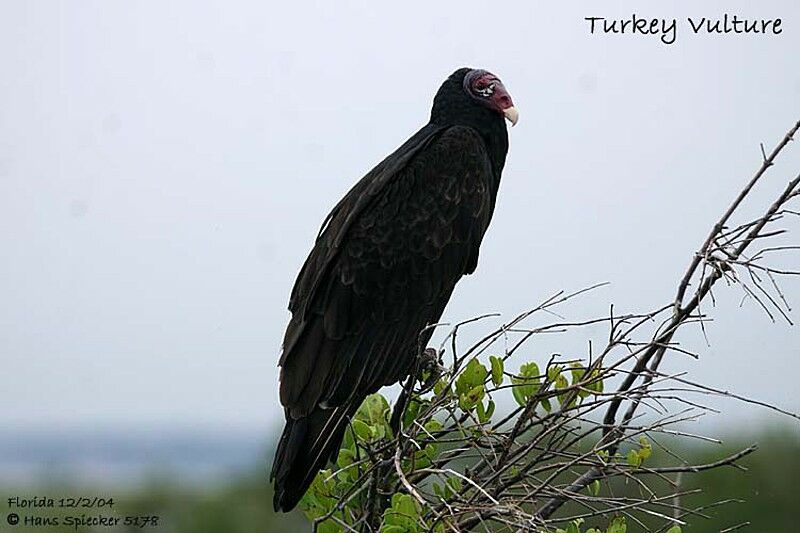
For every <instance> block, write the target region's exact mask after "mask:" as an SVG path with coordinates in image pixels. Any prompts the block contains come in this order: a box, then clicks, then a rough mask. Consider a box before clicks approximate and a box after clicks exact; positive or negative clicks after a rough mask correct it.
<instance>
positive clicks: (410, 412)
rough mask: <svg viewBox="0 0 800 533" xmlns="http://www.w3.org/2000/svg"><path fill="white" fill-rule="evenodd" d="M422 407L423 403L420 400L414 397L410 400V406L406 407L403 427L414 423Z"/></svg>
mask: <svg viewBox="0 0 800 533" xmlns="http://www.w3.org/2000/svg"><path fill="white" fill-rule="evenodd" d="M421 407H422V404H421V403H420V401H419V400H416V399H412V400H411V401H410V402H408V407H406V410H405V412H404V413H403V427H405V428H407V427H410V426H411V425H412V424H413V423H414V420H416V418H417V415H419V411H420V408H421Z"/></svg>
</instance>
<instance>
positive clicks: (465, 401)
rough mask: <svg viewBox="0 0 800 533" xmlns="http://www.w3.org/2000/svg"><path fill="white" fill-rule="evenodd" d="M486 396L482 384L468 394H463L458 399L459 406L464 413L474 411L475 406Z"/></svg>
mask: <svg viewBox="0 0 800 533" xmlns="http://www.w3.org/2000/svg"><path fill="white" fill-rule="evenodd" d="M484 394H485V393H484V390H483V384H482V383H481V384H480V385H478V386H476V387H473V388H472V389H470V390H469V392H467V393H466V394H461V395H460V396H459V398H458V406H459V407H460V408H461V410H463V411H466V412H469V411H472V410H473V409H474V408H475V406H476V405H477V404H478V403H480V401H481V400H483V396H484Z"/></svg>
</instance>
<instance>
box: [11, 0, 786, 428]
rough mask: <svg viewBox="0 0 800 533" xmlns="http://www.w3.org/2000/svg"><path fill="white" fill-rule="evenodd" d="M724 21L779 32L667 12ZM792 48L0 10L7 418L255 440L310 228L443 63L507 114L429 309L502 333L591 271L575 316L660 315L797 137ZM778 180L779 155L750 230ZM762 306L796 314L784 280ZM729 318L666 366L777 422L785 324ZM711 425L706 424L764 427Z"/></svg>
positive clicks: (246, 16) (465, 25) (333, 8)
mask: <svg viewBox="0 0 800 533" xmlns="http://www.w3.org/2000/svg"><path fill="white" fill-rule="evenodd" d="M633 11H635V12H636V14H637V15H639V16H642V17H650V18H652V17H667V18H668V19H671V18H673V17H677V18H678V19H679V20H678V28H677V36H676V42H675V43H674V44H672V45H665V44H663V43H662V42H660V40H659V38H658V36H643V35H636V36H632V35H623V36H621V35H599V34H595V35H591V34H590V33H589V26H588V23H587V22H586V21H585V20H584V17H588V16H604V17H609V18H613V17H623V18H624V17H630V16H631V14H632V12H633ZM725 12H728V13H731V14H734V13H737V14H739V15H740V16H745V17H748V18H751V19H756V18H767V19H769V18H776V17H781V18H782V19H783V23H782V29H783V32H782V33H781V34H780V35H767V36H762V35H758V36H753V35H749V36H742V35H727V36H708V35H692V34H691V31H690V28H689V26H688V24H687V22H686V20H685V18H686V17H687V16H691V17H694V18H695V19H698V18H701V17H704V16H705V17H718V16H722V15H723V14H724V13H725ZM798 50H800V4H798V3H797V2H796V1H795V0H786V1H783V2H781V1H764V2H758V3H754V2H746V1H739V2H736V1H725V2H722V1H705V2H703V3H702V7H701V6H699V5H697V3H694V2H665V1H658V2H655V1H641V0H638V1H635V2H634V1H628V2H612V1H602V2H598V1H592V2H589V1H584V2H554V1H551V2H541V1H531V0H525V1H520V2H507V3H502V4H501V3H487V2H468V1H464V0H460V1H458V2H410V1H404V2H393V3H391V4H390V3H385V2H352V3H345V2H320V3H317V4H314V5H312V4H311V3H309V2H294V3H293V2H232V1H226V2H189V1H185V2H169V3H167V2H70V3H44V2H4V3H3V5H2V7H0V72H2V75H1V76H0V101H2V102H3V105H2V107H1V108H0V250H2V254H3V261H1V262H0V302H2V305H0V352H1V353H2V360H0V362H1V363H2V375H3V380H4V383H3V386H2V387H0V404H2V406H3V421H4V424H7V425H8V424H10V425H12V426H25V427H45V426H47V427H59V426H78V427H84V426H89V427H122V426H131V425H158V424H178V425H199V426H207V427H243V428H267V427H273V426H275V425H277V424H278V421H279V419H280V418H281V417H282V413H281V410H280V409H279V406H278V405H279V404H278V398H277V375H278V373H277V368H276V361H277V358H278V353H279V346H280V340H281V336H282V333H283V328H284V327H285V325H286V322H287V320H288V312H287V311H286V303H287V300H288V295H289V291H290V289H291V285H292V283H293V281H294V278H295V274H296V272H297V270H298V269H299V267H300V266H301V264H302V262H303V260H304V259H305V256H306V255H307V253H308V251H309V249H310V246H311V244H312V242H313V238H314V237H315V235H316V232H317V230H318V228H319V225H320V223H321V221H322V219H323V218H324V216H325V215H326V214H327V212H328V211H329V210H330V208H331V207H332V206H333V205H334V204H335V203H336V201H337V200H338V199H339V197H340V196H341V195H342V194H344V193H345V192H346V191H347V189H348V188H349V187H350V186H351V185H352V184H353V183H354V182H355V181H356V180H357V179H358V178H360V177H361V176H362V175H363V174H364V173H365V172H366V171H367V170H369V169H370V168H371V167H372V166H373V165H375V164H376V163H377V162H379V161H380V160H381V159H382V158H383V157H384V156H385V155H387V154H388V153H390V152H391V151H392V150H394V149H395V148H396V147H397V146H398V145H399V144H401V143H402V142H403V141H404V140H405V139H406V138H407V137H409V136H410V135H411V134H413V133H414V131H416V130H417V129H418V128H419V127H420V126H422V125H423V124H424V123H425V122H426V121H427V118H428V113H429V109H430V104H431V99H432V97H433V95H434V93H435V91H436V89H437V88H438V86H439V84H440V83H441V82H442V81H443V80H444V78H446V77H447V75H449V74H450V73H451V72H452V71H453V70H455V69H456V68H458V67H461V66H464V65H470V66H475V67H482V68H486V69H488V70H490V71H492V72H494V73H495V74H497V75H498V76H500V77H501V78H502V79H503V81H504V83H505V85H506V87H507V88H508V90H509V91H510V93H511V95H512V97H513V98H514V101H515V103H516V105H517V107H518V108H519V110H520V113H521V120H520V122H519V124H518V125H517V127H516V128H514V129H513V130H512V131H510V142H511V148H510V151H509V157H508V163H507V166H506V170H505V172H504V175H503V182H502V185H501V188H500V194H499V199H498V203H497V209H496V212H495V217H494V221H493V223H492V226H491V229H490V231H489V233H488V234H487V237H486V239H485V241H484V245H483V248H482V251H481V259H480V264H479V267H478V270H477V272H476V274H475V275H474V276H471V277H469V278H467V279H464V280H463V281H462V282H461V284H460V285H459V286H458V288H457V290H456V293H455V296H454V297H453V299H452V300H451V303H450V305H449V306H448V308H447V310H446V312H445V317H444V319H445V320H451V321H457V320H461V319H465V318H469V317H472V316H475V315H478V314H482V313H486V312H500V313H503V315H504V317H505V318H506V319H508V318H510V317H512V316H513V315H514V314H516V313H518V312H520V311H523V310H525V309H526V308H528V307H531V306H533V305H535V304H536V303H538V302H539V301H540V300H542V299H543V298H545V297H546V296H548V295H550V294H552V293H554V292H556V291H558V290H561V289H566V290H575V289H580V288H582V287H584V286H587V285H590V284H593V283H596V282H604V281H608V282H610V286H608V287H605V288H603V289H600V290H598V291H597V292H596V293H595V294H594V295H593V296H591V297H587V298H585V299H584V300H581V302H580V303H576V304H575V305H574V306H572V307H570V308H569V309H568V310H565V312H567V313H568V316H570V317H571V318H587V317H591V316H597V315H602V314H603V313H605V312H606V311H607V309H608V306H609V304H611V303H614V305H615V308H616V309H617V310H618V311H619V312H624V311H641V310H648V309H651V308H654V307H658V306H660V305H661V304H663V303H666V302H668V301H669V300H670V298H672V296H673V295H674V292H675V288H676V286H677V281H678V280H679V279H680V276H681V274H682V272H683V270H684V269H685V266H686V264H687V262H688V261H689V260H690V258H691V254H692V252H693V251H694V250H695V249H697V247H698V246H699V245H700V243H701V242H702V240H703V239H704V237H705V235H706V234H707V232H708V230H709V228H710V227H711V225H712V224H713V222H714V221H715V220H716V218H717V217H718V216H719V214H720V213H721V212H722V211H723V210H724V209H725V207H726V206H727V205H728V203H729V202H730V200H731V199H732V197H733V196H734V195H735V193H736V192H737V191H738V189H739V188H740V187H741V186H742V184H743V183H745V182H746V180H747V179H749V177H750V176H751V175H752V173H753V172H754V170H755V169H756V168H757V166H758V164H759V159H760V152H759V143H760V142H764V143H765V144H766V145H767V147H771V146H773V145H774V144H775V143H776V142H777V141H778V140H779V138H780V137H781V136H782V135H783V134H784V133H785V131H786V130H787V129H788V128H789V127H790V126H791V125H792V124H793V123H794V121H795V120H797V119H798V118H800V69H798ZM799 169H800V146H798V145H794V146H790V150H787V152H786V153H785V155H784V156H782V157H781V160H780V162H779V164H777V165H776V166H775V167H774V168H773V169H772V170H770V173H769V179H767V180H766V181H765V182H764V184H763V185H762V187H761V189H759V190H758V191H756V194H755V195H754V196H753V198H752V207H753V211H751V213H755V212H756V210H757V209H758V208H762V209H763V208H764V206H765V205H767V203H768V202H769V200H770V198H771V196H774V195H775V192H776V191H777V190H778V188H780V187H782V186H783V184H785V182H786V181H787V180H788V179H790V177H793V176H794V175H796V173H797V172H798V170H799ZM794 227H795V229H796V230H800V228H798V227H797V224H795V226H794ZM794 238H795V241H794V242H795V243H797V242H798V239H800V232H797V233H795V234H794ZM787 262H788V263H791V262H792V261H788V260H787ZM793 263H794V265H795V266H797V265H798V264H800V257H798V256H795V257H794V259H793ZM783 287H784V290H785V293H786V295H787V297H788V298H789V300H790V301H791V302H792V303H794V304H795V306H800V283H798V282H797V281H794V282H786V283H784V285H783ZM740 301H741V291H740V290H739V289H736V288H733V289H726V288H720V289H719V290H718V291H717V308H716V309H708V311H709V312H711V313H712V315H713V317H714V319H715V322H714V323H713V324H711V325H710V326H709V327H708V336H709V340H710V343H711V346H710V347H708V348H707V347H705V343H704V341H703V340H702V337H700V336H698V335H694V334H690V335H687V336H686V337H684V339H685V340H686V342H687V343H688V345H687V348H692V349H697V350H699V351H700V353H701V355H702V357H701V358H700V360H698V361H693V360H689V359H688V358H685V357H680V356H679V357H677V358H676V359H675V360H674V361H673V362H672V364H671V366H670V368H672V369H678V368H680V369H686V370H689V371H690V372H691V375H692V376H693V377H694V378H695V379H697V380H699V381H703V382H705V383H707V384H709V385H713V386H718V387H721V388H725V389H729V390H732V391H737V392H739V393H740V394H744V395H748V396H752V397H757V398H760V399H763V400H766V401H770V402H774V403H777V404H779V405H781V406H782V407H785V408H788V409H793V410H800V395H798V394H797V375H798V371H800V362H799V361H800V331H799V330H798V328H797V327H790V326H788V325H787V324H785V323H781V322H778V323H777V324H772V323H771V322H770V321H769V319H768V318H766V316H765V315H764V313H763V312H761V311H760V310H759V309H758V306H757V305H755V304H754V303H753V302H752V301H745V302H744V303H743V304H742V307H741V308H739V305H740ZM793 318H794V319H795V321H800V315H799V314H798V313H797V312H795V313H794V317H793ZM498 323H499V322H498V321H494V322H491V321H490V322H488V323H487V324H485V326H484V325H481V326H475V334H478V333H485V332H486V331H488V330H489V328H490V327H491V326H493V325H497V324H498ZM598 333H599V337H600V338H602V336H603V334H604V333H603V332H602V331H601V332H598ZM587 340H588V337H587V334H582V333H581V334H576V335H573V336H572V337H569V339H565V340H564V341H563V342H564V343H565V344H563V345H557V344H553V341H548V342H549V343H550V344H546V343H542V344H532V345H531V346H530V348H529V350H528V352H527V353H526V354H525V355H526V357H533V358H535V359H538V360H540V361H541V360H542V359H545V358H546V357H547V355H548V354H549V353H550V351H554V350H559V351H562V352H564V353H576V354H577V353H580V350H585V346H586V342H587ZM596 342H597V341H596ZM571 350H572V351H571ZM721 405H722V407H723V409H724V413H725V414H724V416H722V417H717V418H718V422H717V423H722V424H725V425H727V426H728V427H729V428H734V427H741V426H742V425H743V424H744V423H748V427H752V425H749V424H750V423H751V422H753V421H755V422H757V423H765V422H764V420H765V419H766V414H765V412H764V411H753V410H752V409H745V408H743V407H742V406H740V405H737V404H734V403H730V402H726V403H722V404H721ZM719 421H721V422H719Z"/></svg>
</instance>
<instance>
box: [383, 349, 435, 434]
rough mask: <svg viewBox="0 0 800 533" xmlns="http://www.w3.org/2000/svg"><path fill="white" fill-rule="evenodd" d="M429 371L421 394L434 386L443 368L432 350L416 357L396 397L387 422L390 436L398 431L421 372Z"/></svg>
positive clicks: (427, 350) (424, 351) (426, 350)
mask: <svg viewBox="0 0 800 533" xmlns="http://www.w3.org/2000/svg"><path fill="white" fill-rule="evenodd" d="M425 371H429V372H430V375H429V376H428V379H427V380H425V383H423V384H422V389H421V391H420V392H421V393H424V392H427V391H428V390H430V389H431V388H433V386H434V385H435V384H436V382H437V381H438V379H439V376H441V375H442V372H443V371H444V368H443V367H442V365H441V364H440V363H439V354H438V352H437V351H436V350H435V349H434V348H426V349H425V350H423V351H422V353H421V354H419V355H418V356H417V360H416V361H415V362H414V365H413V366H412V368H411V372H410V373H409V374H408V377H407V378H406V381H405V383H403V388H402V390H401V391H400V395H399V396H398V397H397V402H395V404H394V410H393V411H392V418H391V420H390V421H389V427H391V428H392V434H393V435H397V434H398V432H399V431H400V421H401V420H402V418H403V413H404V412H405V410H406V407H408V400H409V399H410V398H411V391H412V390H414V384H415V383H416V382H417V380H418V379H420V378H421V377H422V374H423V372H425Z"/></svg>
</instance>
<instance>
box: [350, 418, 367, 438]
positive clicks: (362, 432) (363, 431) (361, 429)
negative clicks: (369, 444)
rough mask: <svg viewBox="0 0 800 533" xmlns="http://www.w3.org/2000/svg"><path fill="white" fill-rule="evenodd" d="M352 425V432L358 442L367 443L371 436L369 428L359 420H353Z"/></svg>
mask: <svg viewBox="0 0 800 533" xmlns="http://www.w3.org/2000/svg"><path fill="white" fill-rule="evenodd" d="M352 424H353V431H355V432H356V437H357V438H358V440H360V441H365V442H366V441H369V439H370V437H371V434H370V430H369V426H368V425H367V423H366V422H364V421H363V420H359V419H357V418H354V419H353V421H352Z"/></svg>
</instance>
